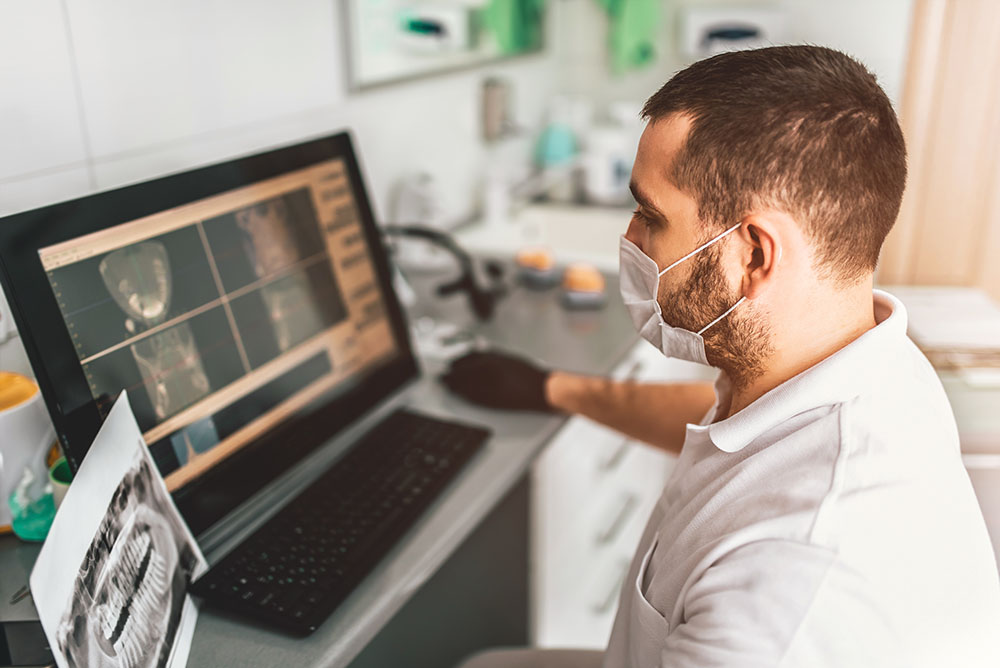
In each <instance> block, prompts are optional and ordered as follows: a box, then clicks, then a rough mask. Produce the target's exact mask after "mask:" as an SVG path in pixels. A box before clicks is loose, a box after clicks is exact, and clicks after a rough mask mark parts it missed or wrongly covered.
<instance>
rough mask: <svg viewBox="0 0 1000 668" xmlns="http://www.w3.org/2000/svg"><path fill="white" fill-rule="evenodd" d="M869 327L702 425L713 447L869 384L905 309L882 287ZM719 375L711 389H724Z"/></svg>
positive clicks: (900, 331) (747, 437)
mask: <svg viewBox="0 0 1000 668" xmlns="http://www.w3.org/2000/svg"><path fill="white" fill-rule="evenodd" d="M873 302H874V309H875V323H876V325H875V327H873V328H872V329H870V330H868V331H867V332H865V333H864V334H862V335H861V336H859V337H858V338H857V339H855V340H854V341H851V342H850V343H849V344H847V345H846V346H844V347H843V348H841V349H840V350H838V351H837V352H835V353H834V354H832V355H830V356H829V357H827V358H826V359H824V360H823V361H821V362H819V363H818V364H815V365H813V366H811V367H810V368H808V369H806V370H805V371H803V372H802V373H800V374H798V375H797V376H794V377H793V378H790V379H788V380H786V381H785V382H784V383H782V384H781V385H779V386H778V387H776V388H774V389H772V390H770V391H769V392H767V393H766V394H764V395H763V396H761V397H760V398H758V399H757V400H756V401H754V402H753V403H752V404H750V405H749V406H747V407H746V408H744V409H743V410H741V411H740V412H738V413H736V414H735V415H732V416H730V417H728V418H726V419H725V420H721V421H719V422H716V423H714V424H711V425H709V426H707V427H701V428H695V427H691V428H690V429H692V430H693V431H702V430H707V431H708V435H709V437H710V438H711V440H712V443H714V444H715V446H716V447H717V448H719V449H720V450H722V451H724V452H738V451H739V450H741V449H743V448H744V447H746V445H747V444H748V443H750V442H751V441H752V440H754V439H755V438H757V437H758V436H760V435H761V434H764V433H766V432H768V431H770V430H771V429H773V428H774V427H777V426H778V425H780V424H781V423H783V422H785V421H786V420H788V419H789V418H791V417H793V416H795V415H798V414H800V413H803V412H805V411H808V410H811V409H813V408H818V407H820V406H829V405H834V404H838V403H842V402H844V401H848V400H850V399H853V398H854V397H856V396H858V395H859V394H861V393H862V392H864V391H865V390H866V389H868V388H870V387H871V380H873V379H874V378H875V376H877V375H878V374H879V373H880V372H881V371H882V370H883V369H884V366H885V364H886V362H888V361H889V360H888V359H887V358H888V355H887V353H888V352H889V350H891V349H892V348H893V347H894V346H896V345H898V340H899V339H900V338H901V337H905V336H906V309H905V308H904V307H903V304H902V302H900V301H899V300H898V299H896V298H895V297H893V296H892V295H890V294H889V293H887V292H883V291H881V290H875V291H874V292H873ZM726 385H728V379H727V378H726V377H725V375H724V374H723V376H722V377H720V383H718V384H717V385H716V391H717V392H719V391H720V390H725V389H727V388H726Z"/></svg>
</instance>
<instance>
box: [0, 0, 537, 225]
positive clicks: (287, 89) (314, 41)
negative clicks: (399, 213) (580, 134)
mask: <svg viewBox="0 0 1000 668" xmlns="http://www.w3.org/2000/svg"><path fill="white" fill-rule="evenodd" d="M342 12H343V8H342V4H341V2H340V1H339V0H289V1H288V2H274V1H273V0H171V1H170V2H166V3H162V2H159V3H157V2H151V1H150V0H136V1H135V2H128V3H126V2H120V1H116V0H88V1H86V2H84V1H83V0H0V95H2V97H0V215H3V214H6V213H12V212H15V211H18V210H22V209H26V208H30V207H34V206H38V205H42V204H45V203H48V202H52V201H56V200H59V199H64V198H68V197H75V196H79V195H83V194H86V193H88V192H92V191H95V190H105V189H108V188H113V187H116V186H120V185H123V184H126V183H129V182H134V181H139V180H143V179H147V178H150V177H154V176H158V175H162V174H165V173H169V172H174V171H178V170H183V169H187V168H190V167H192V166H194V165H201V164H206V163H210V162H214V161H217V160H221V159H224V158H227V157H230V156H234V155H239V154H244V153H248V152H251V151H255V150H258V149H261V148H264V147H269V146H274V145H277V144H282V143H289V142H293V141H295V140H299V139H302V138H305V137H309V136H314V135H321V134H326V133H330V132H333V131H336V130H339V129H342V128H348V127H349V128H351V129H353V131H354V132H355V136H356V139H357V142H358V146H359V152H360V154H361V156H362V159H363V161H364V166H365V168H366V172H367V176H368V178H369V185H370V186H371V188H372V191H373V197H374V199H375V201H376V208H377V209H378V210H379V211H380V212H384V207H385V205H386V202H387V198H388V191H389V188H390V186H391V183H392V182H393V181H394V180H395V178H396V177H397V176H398V175H399V174H401V173H403V172H406V171H409V170H413V169H424V170H428V171H430V172H431V173H433V174H435V176H437V177H439V179H440V181H441V182H442V184H445V185H446V186H447V187H446V188H445V191H446V192H445V197H446V198H448V199H450V200H451V201H450V202H449V204H450V205H452V207H453V208H455V209H456V210H458V211H461V210H462V209H464V208H465V207H466V206H467V205H468V204H469V203H470V193H471V191H472V188H471V187H470V186H471V183H472V181H473V180H474V179H475V177H476V176H477V175H478V171H479V168H480V167H481V166H482V162H483V161H484V160H485V156H486V152H485V148H484V146H483V144H482V142H481V141H480V139H479V132H480V127H479V106H478V90H479V85H480V83H481V81H482V79H483V78H484V77H485V76H486V75H487V74H491V73H498V74H501V75H502V76H504V77H506V78H507V79H509V80H510V81H511V82H512V83H513V85H514V90H515V95H514V100H515V104H516V107H517V108H516V113H517V116H518V118H519V119H520V120H521V121H522V122H524V123H530V124H534V123H537V122H538V119H539V118H540V113H541V109H542V106H543V104H544V97H545V96H544V92H545V91H547V90H550V89H551V86H552V82H553V81H554V79H555V76H556V59H555V57H554V56H553V55H552V53H551V51H550V52H549V53H547V54H543V55H535V56H527V57H523V58H520V59H517V60H512V61H507V62H505V63H502V64H496V65H490V66H487V67H483V68H478V69H476V70H469V71H465V72H461V73H456V74H450V75H444V76H440V77H436V78H429V79H423V80H419V81H416V82H412V83H408V84H403V85H395V86H392V87H386V88H383V89H376V90H372V91H370V92H363V93H351V92H348V91H347V85H346V62H345V52H346V48H345V44H344V35H343V23H344V19H343V13H342ZM552 25H553V26H554V25H556V22H553V23H552Z"/></svg>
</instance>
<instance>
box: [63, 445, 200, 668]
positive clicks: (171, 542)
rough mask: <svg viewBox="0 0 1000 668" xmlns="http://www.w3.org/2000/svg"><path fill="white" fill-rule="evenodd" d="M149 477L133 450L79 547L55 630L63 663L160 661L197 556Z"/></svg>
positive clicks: (124, 666) (149, 664)
mask: <svg viewBox="0 0 1000 668" xmlns="http://www.w3.org/2000/svg"><path fill="white" fill-rule="evenodd" d="M154 475H155V474H154V472H153V471H152V469H151V468H150V464H149V463H148V460H146V459H144V458H143V457H142V456H141V452H140V451H138V450H137V451H136V457H135V461H134V462H133V466H132V468H131V469H130V470H129V472H128V473H127V474H126V475H125V477H124V479H123V480H122V482H121V484H120V485H119V486H118V489H117V490H116V491H115V493H114V495H113V496H112V498H111V503H110V504H109V505H108V509H107V513H106V514H105V516H104V520H103V521H102V522H101V526H100V529H99V530H98V532H97V534H96V536H95V537H94V540H93V542H92V543H91V544H90V547H89V549H88V550H87V553H86V556H85V557H84V560H83V563H82V564H81V566H80V572H79V575H78V576H77V579H76V583H75V585H74V591H73V598H72V605H71V607H70V608H69V610H68V611H67V612H66V614H65V615H64V616H63V618H62V619H61V621H60V623H59V627H58V631H57V633H56V639H57V643H58V646H59V649H60V651H61V652H62V653H63V655H64V656H65V657H66V659H67V662H68V663H69V665H70V666H79V667H81V668H83V667H85V666H86V667H89V668H101V667H105V666H106V667H109V668H110V667H112V666H113V667H114V668H153V667H156V668H160V667H163V666H166V665H167V661H168V659H169V658H170V651H171V648H172V647H173V639H174V636H175V634H176V633H177V628H178V625H179V623H180V618H181V611H182V608H183V605H184V598H185V597H184V594H185V589H186V587H187V584H188V582H189V581H190V580H191V577H192V573H193V571H194V569H195V568H196V566H197V557H196V551H195V548H194V546H192V545H191V544H190V542H189V540H188V538H187V534H186V533H185V531H184V529H183V527H182V526H181V525H180V524H179V521H178V520H177V519H175V518H174V515H173V513H171V512H168V511H167V510H166V509H167V508H169V504H170V501H169V499H168V498H167V497H166V494H165V493H164V492H163V490H162V487H161V486H160V485H156V484H154V482H155V479H154Z"/></svg>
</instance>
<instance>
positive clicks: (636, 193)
mask: <svg viewBox="0 0 1000 668" xmlns="http://www.w3.org/2000/svg"><path fill="white" fill-rule="evenodd" d="M628 189H629V190H631V191H632V197H634V198H635V201H636V202H638V203H639V204H640V205H641V206H643V207H645V208H647V209H649V210H650V211H652V212H653V213H656V214H659V215H660V216H662V217H664V218H665V217H666V216H664V215H663V212H662V211H660V210H659V209H657V208H656V206H655V205H654V204H653V201H652V200H651V199H649V196H647V195H646V194H645V193H644V192H642V190H640V189H639V186H638V184H636V182H635V181H630V182H629V184H628Z"/></svg>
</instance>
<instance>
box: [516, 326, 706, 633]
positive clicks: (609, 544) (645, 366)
mask: <svg viewBox="0 0 1000 668" xmlns="http://www.w3.org/2000/svg"><path fill="white" fill-rule="evenodd" d="M613 376H614V377H616V378H626V377H634V378H636V379H639V380H644V381H656V380H695V379H703V380H710V379H711V378H712V371H711V370H710V369H708V368H707V367H701V366H699V365H695V364H690V363H687V362H680V361H677V360H668V359H666V358H664V357H663V355H661V354H660V353H659V351H657V350H656V349H655V348H653V347H652V346H650V345H649V344H647V343H646V342H645V341H640V342H639V343H638V344H637V345H636V347H635V348H634V349H633V351H632V352H631V354H630V355H629V356H628V358H627V359H626V360H625V362H623V363H622V364H621V365H619V367H618V368H617V369H616V370H615V372H614V373H613ZM675 461H676V458H675V457H674V456H672V455H670V454H668V453H666V452H664V451H662V450H658V449H655V448H653V447H650V446H647V445H645V444H642V443H637V442H635V441H632V440H631V439H629V438H626V437H625V436H623V435H622V434H619V433H618V432H615V431H612V430H610V429H607V428H605V427H602V426H600V425H598V424H596V423H594V422H591V421H590V420H587V419H586V418H581V417H575V418H572V419H570V420H569V422H567V424H566V426H565V427H564V428H563V429H562V430H561V431H560V432H559V433H558V434H557V435H556V436H555V437H554V438H553V439H552V441H551V442H550V444H549V445H548V446H547V447H546V449H545V452H544V453H543V454H542V456H541V457H540V458H539V459H538V460H537V462H536V464H535V467H534V470H533V487H532V494H533V496H532V502H533V511H532V512H533V527H532V540H533V548H532V550H533V564H532V578H533V579H532V591H533V597H534V600H533V611H534V624H533V626H534V642H535V643H536V644H537V645H540V646H543V647H593V648H603V647H605V646H606V644H607V640H608V635H609V634H610V632H611V624H612V622H613V621H614V615H615V611H616V609H617V605H618V593H619V591H620V589H621V582H622V580H623V578H624V576H625V572H626V570H627V569H628V566H629V563H630V562H631V559H632V555H633V553H634V552H635V548H636V545H637V544H638V542H639V538H640V536H641V534H642V529H643V527H644V526H645V524H646V520H647V519H648V516H649V513H650V511H651V510H652V508H653V505H654V504H655V503H656V500H657V499H658V498H659V497H660V494H661V493H662V491H663V486H664V484H665V483H666V481H667V478H668V477H669V475H670V472H671V470H672V469H673V466H674V463H675Z"/></svg>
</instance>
